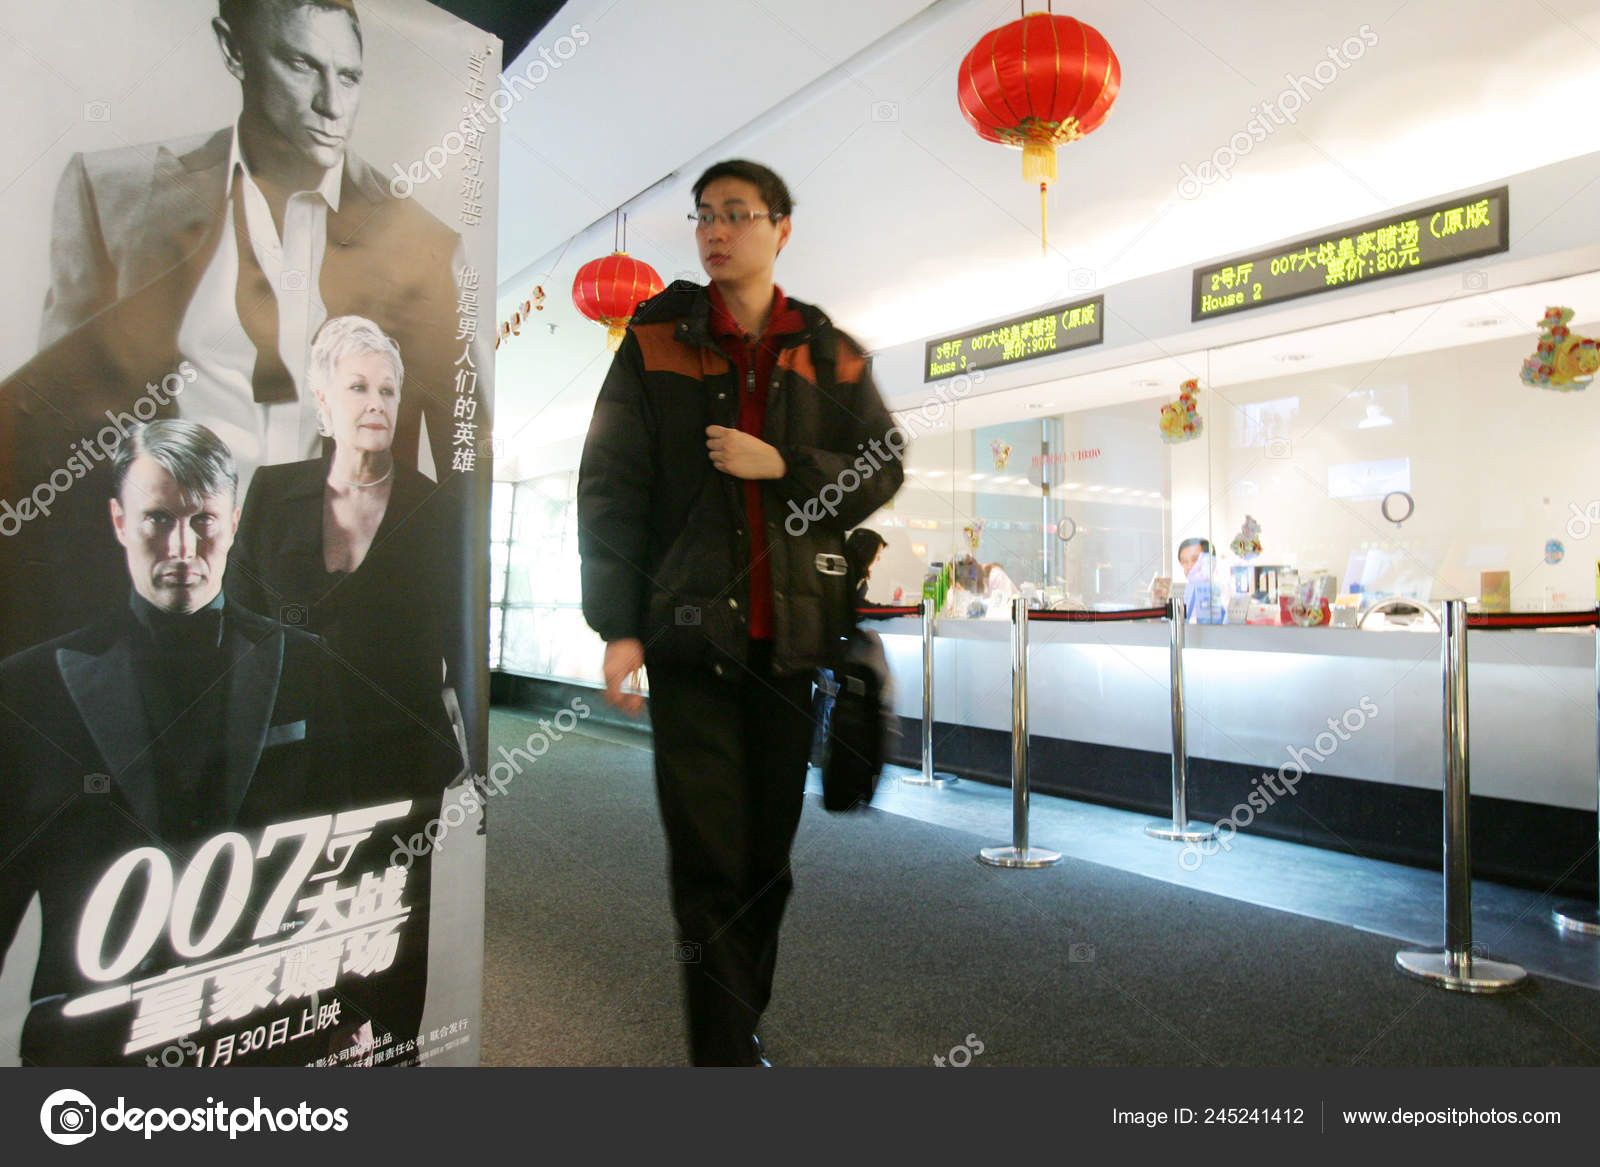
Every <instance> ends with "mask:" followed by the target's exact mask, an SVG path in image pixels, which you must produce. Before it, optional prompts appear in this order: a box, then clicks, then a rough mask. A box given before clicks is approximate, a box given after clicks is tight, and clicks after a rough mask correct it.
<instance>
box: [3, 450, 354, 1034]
mask: <svg viewBox="0 0 1600 1167" xmlns="http://www.w3.org/2000/svg"><path fill="white" fill-rule="evenodd" d="M113 475H114V485H115V487H116V493H115V495H114V496H113V497H112V499H111V501H110V508H109V509H110V517H111V526H112V529H113V531H114V533H115V536H116V541H117V543H118V544H119V545H120V546H121V548H122V550H123V553H124V555H125V557H126V562H127V568H128V574H129V577H130V579H131V581H132V590H131V593H128V594H126V595H125V596H124V606H123V609H122V611H121V612H120V613H118V614H117V615H115V616H112V617H110V618H108V619H106V620H102V621H99V622H97V623H96V624H93V625H91V626H89V627H87V628H83V629H79V630H78V631H76V632H72V633H69V634H67V635H66V636H62V637H58V638H57V639H55V640H52V641H49V642H46V643H44V644H40V645H36V646H34V647H33V648H30V649H28V650H26V651H24V652H21V653H18V654H16V655H14V656H11V657H9V658H7V659H6V660H4V661H0V757H3V758H4V759H5V760H6V763H7V771H8V773H7V776H6V777H7V780H6V781H5V782H4V783H0V855H3V856H4V857H5V859H4V867H3V868H0V949H3V948H4V947H7V946H9V945H10V944H11V942H12V940H13V938H14V936H15V933H16V929H17V925H18V923H19V921H20V920H21V917H22V915H23V913H24V911H25V910H26V908H27V906H28V903H29V901H30V900H31V899H32V898H33V896H35V895H38V896H39V898H40V903H41V907H42V910H43V937H42V940H41V944H40V953H39V963H38V968H37V971H36V973H35V977H34V982H33V992H32V1001H33V1007H32V1009H31V1010H30V1013H29V1016H28V1020H27V1024H26V1027H25V1028H24V1031H23V1040H22V1057H23V1060H24V1062H25V1063H31V1064H56V1065H87V1064H102V1063H105V1062H107V1061H113V1062H114V1061H117V1060H120V1058H119V1055H120V1053H121V1050H122V1045H123V1043H125V1042H126V1041H127V1039H128V1025H129V1018H128V1014H127V1010H126V1009H121V1010H116V1011H113V1012H112V1014H111V1015H110V1016H107V1017H101V1016H94V1017H90V1018H87V1019H73V1018H68V1017H64V1016H63V1015H62V1012H61V1007H62V1005H63V1004H64V1003H66V1002H67V1001H69V1000H72V999H74V998H77V997H80V996H83V995H84V994H85V993H89V992H93V991H95V990H98V989H103V988H104V987H105V986H104V985H103V984H98V983H95V982H94V981H93V980H91V979H89V978H88V977H87V976H86V975H85V973H84V971H83V968H82V965H83V960H84V954H83V949H82V941H81V938H80V929H81V928H82V927H83V925H84V918H85V916H86V915H88V914H89V913H88V912H87V911H86V905H87V903H88V901H89V899H90V894H91V891H92V889H93V888H94V887H95V885H96V883H97V881H98V880H99V879H100V878H101V876H102V875H103V874H104V872H105V871H106V869H107V868H108V867H109V866H110V865H111V864H112V863H113V861H115V860H116V859H117V858H118V856H121V855H124V854H126V853H128V852H130V851H132V850H134V849H135V848H140V847H156V848H158V849H160V850H162V851H164V852H166V853H167V854H168V855H169V857H170V858H171V860H172V861H173V867H174V868H175V869H177V870H182V867H183V865H184V864H185V863H186V862H187V861H188V859H189V857H190V855H191V853H192V852H193V851H194V849H195V848H196V847H197V846H198V845H199V844H200V843H202V842H203V841H204V840H205V839H207V838H209V837H212V836H214V835H216V834H218V833H220V832H223V831H253V830H258V829H260V828H264V827H266V826H269V825H271V824H274V823H279V822H284V821H286V820H294V819H300V818H304V817H306V816H309V815H317V814H329V813H336V812H338V811H341V810H346V809H349V808H351V807H353V806H354V805H355V794H354V792H353V790H352V771H351V765H352V762H351V758H350V756H349V749H348V745H347V741H348V737H347V727H346V725H345V723H344V718H343V715H342V711H341V707H340V699H339V687H338V685H337V684H336V673H335V671H334V666H332V665H331V662H330V660H329V658H328V656H327V654H326V653H325V651H324V649H323V646H322V643H321V641H320V640H319V639H318V638H317V637H315V636H312V635H310V634H309V633H306V632H303V631H300V630H299V629H294V628H286V627H284V626H283V625H281V624H279V623H277V622H276V621H274V620H269V619H266V618H264V617H262V616H259V615H257V614H256V613H253V612H250V611H248V610H246V609H244V608H242V607H239V606H238V605H237V604H234V603H232V602H231V601H230V600H228V599H227V597H226V594H225V591H224V588H223V579H224V571H225V569H226V566H227V553H228V547H229V545H230V544H231V543H232V541H233V534H234V529H235V527H236V525H237V523H238V519H239V510H238V500H237V498H236V492H237V474H236V472H235V470H234V468H233V465H232V460H231V458H230V456H229V453H228V450H227V447H226V446H224V445H223V444H222V443H221V442H220V441H218V440H217V438H216V436H215V435H214V434H212V433H211V432H210V431H209V430H207V429H206V428H205V427H203V426H200V425H196V424H195V423H193V422H185V421H176V420H174V421H161V422H154V423H151V424H150V425H148V426H145V427H143V428H141V429H139V430H136V431H134V433H133V435H132V437H131V438H130V439H129V441H128V442H126V443H124V445H123V446H122V447H120V448H119V449H118V451H117V453H116V456H115V459H114V461H113ZM259 882H260V881H258V883H259ZM132 899H133V900H134V901H138V899H139V897H137V896H135V897H132ZM136 906H138V905H137V902H135V903H134V904H132V905H130V904H128V903H122V902H119V903H118V904H116V905H114V906H113V909H112V911H111V918H110V919H108V920H107V921H106V923H105V926H104V929H103V931H102V933H101V934H102V935H103V936H105V937H113V938H114V937H120V936H123V935H125V934H126V931H125V930H126V928H127V927H128V926H129V925H130V924H131V918H130V917H131V912H130V907H136ZM214 910H215V909H214V908H208V909H206V911H205V912H204V913H202V918H206V917H207V916H208V915H209V913H210V912H211V911H214ZM245 918H249V913H246V914H245ZM109 943H110V944H111V946H112V947H115V944H116V941H115V940H112V941H109ZM165 949H166V942H165V941H163V942H162V943H161V944H158V945H157V946H156V947H155V948H154V949H152V952H151V955H150V956H149V957H148V958H147V959H146V960H145V961H144V962H143V964H141V965H140V966H139V969H138V972H139V973H140V974H142V975H150V974H151V973H158V972H160V971H162V970H163V969H164V968H167V967H172V966H175V965H180V964H183V963H185V962H184V960H183V958H181V957H179V956H177V955H175V954H174V953H172V952H171V951H165ZM93 955H94V957H95V958H96V959H98V958H99V954H98V953H95V954H93ZM119 1030H120V1032H119ZM295 1053H296V1054H298V1055H300V1056H301V1057H302V1060H304V1056H303V1053H302V1052H301V1051H299V1050H296V1051H295ZM131 1060H133V1061H134V1062H135V1063H137V1062H138V1061H139V1059H138V1058H133V1059H131Z"/></svg>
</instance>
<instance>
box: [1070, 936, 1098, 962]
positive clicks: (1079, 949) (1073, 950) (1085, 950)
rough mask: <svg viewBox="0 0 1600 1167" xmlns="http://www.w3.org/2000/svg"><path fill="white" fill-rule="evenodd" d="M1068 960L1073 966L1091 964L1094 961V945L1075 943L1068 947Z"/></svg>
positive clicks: (1079, 941) (1078, 941)
mask: <svg viewBox="0 0 1600 1167" xmlns="http://www.w3.org/2000/svg"><path fill="white" fill-rule="evenodd" d="M1067 960H1068V961H1069V962H1070V963H1072V964H1089V963H1090V962H1091V961H1093V960H1094V945H1093V944H1085V943H1084V942H1083V941H1081V940H1077V941H1074V942H1073V943H1071V944H1069V945H1067Z"/></svg>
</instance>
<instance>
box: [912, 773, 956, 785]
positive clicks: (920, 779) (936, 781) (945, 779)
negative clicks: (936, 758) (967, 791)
mask: <svg viewBox="0 0 1600 1167" xmlns="http://www.w3.org/2000/svg"><path fill="white" fill-rule="evenodd" d="M900 781H902V782H904V783H905V784H906V785H907V786H951V785H954V784H955V783H957V782H960V781H961V779H959V778H957V777H956V776H955V775H954V774H946V773H945V772H944V771H942V770H935V771H934V772H933V777H932V778H928V777H925V776H924V775H923V774H922V773H921V772H920V771H913V772H912V773H910V774H902V775H900Z"/></svg>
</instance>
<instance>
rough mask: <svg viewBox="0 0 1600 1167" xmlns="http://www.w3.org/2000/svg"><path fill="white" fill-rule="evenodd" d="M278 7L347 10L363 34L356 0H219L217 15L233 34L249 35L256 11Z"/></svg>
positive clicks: (357, 32)
mask: <svg viewBox="0 0 1600 1167" xmlns="http://www.w3.org/2000/svg"><path fill="white" fill-rule="evenodd" d="M277 8H326V9H328V10H330V11H333V12H346V13H349V15H350V23H351V24H353V25H355V26H356V35H357V36H360V34H361V18H360V17H359V16H358V15H356V6H355V2H354V0H217V15H218V16H219V17H221V18H222V20H223V22H224V23H226V24H227V26H228V27H229V28H230V29H232V30H233V35H234V36H238V37H247V36H249V35H250V33H249V25H250V17H251V16H252V15H253V14H255V13H260V12H268V11H271V10H273V9H277Z"/></svg>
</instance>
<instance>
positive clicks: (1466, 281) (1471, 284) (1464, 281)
mask: <svg viewBox="0 0 1600 1167" xmlns="http://www.w3.org/2000/svg"><path fill="white" fill-rule="evenodd" d="M1461 287H1462V289H1463V290H1464V291H1468V292H1484V291H1487V290H1488V288H1489V273H1488V272H1486V271H1482V270H1477V271H1466V272H1462V273H1461Z"/></svg>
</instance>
